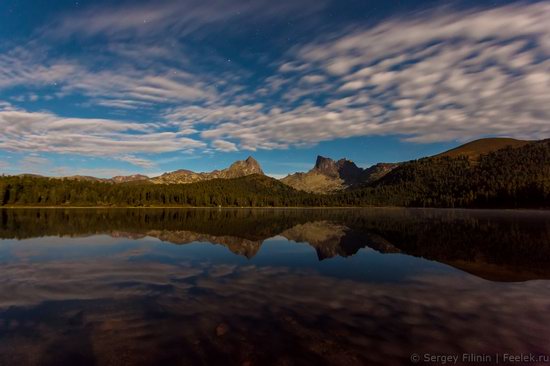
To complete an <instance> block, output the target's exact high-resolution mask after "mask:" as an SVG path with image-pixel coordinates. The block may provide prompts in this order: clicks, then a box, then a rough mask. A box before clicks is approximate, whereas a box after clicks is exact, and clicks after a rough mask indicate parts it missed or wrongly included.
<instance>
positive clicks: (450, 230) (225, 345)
mask: <svg viewBox="0 0 550 366" xmlns="http://www.w3.org/2000/svg"><path fill="white" fill-rule="evenodd" d="M0 268H1V273H2V277H1V279H0V365H126V364H131V365H172V364H179V365H205V364H206V365H243V366H244V365H373V364H381V365H400V364H411V363H413V362H418V363H420V364H434V365H435V364H451V363H453V362H454V360H456V362H454V363H456V364H476V361H477V362H478V364H494V363H496V362H499V363H501V364H502V363H504V364H505V363H506V360H508V361H510V363H512V362H511V357H515V356H517V357H520V355H522V354H523V355H530V356H532V357H539V358H537V359H536V360H535V361H534V362H533V361H532V360H531V361H529V362H525V363H529V364H531V365H536V364H548V363H549V362H550V356H548V355H549V354H550V346H549V340H550V327H549V325H550V212H545V211H497V210H491V211H477V210H435V209H430V210H423V209H288V210H287V209H238V210H237V209H235V210H230V209H219V210H218V209H214V210H212V209H7V210H0ZM507 355H508V356H507ZM454 357H457V358H456V359H455V358H454ZM506 357H508V359H506ZM411 360H412V361H411ZM515 364H518V363H517V362H516V363H515Z"/></svg>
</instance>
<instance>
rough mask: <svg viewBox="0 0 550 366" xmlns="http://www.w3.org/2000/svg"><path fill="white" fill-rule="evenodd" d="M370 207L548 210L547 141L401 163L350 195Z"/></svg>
mask: <svg viewBox="0 0 550 366" xmlns="http://www.w3.org/2000/svg"><path fill="white" fill-rule="evenodd" d="M348 195H352V196H354V198H355V201H362V202H368V203H369V204H373V205H395V206H417V207H510V208H515V207H550V140H544V141H539V142H534V143H530V144H527V145H524V146H522V147H519V148H518V147H507V148H505V149H501V150H498V151H494V152H491V153H489V154H485V155H481V156H480V157H479V159H477V160H472V159H470V158H469V157H468V156H466V155H459V156H457V157H449V156H442V157H439V156H438V157H432V158H424V159H420V160H416V161H411V162H408V163H405V164H402V165H401V166H400V167H398V168H396V169H395V170H393V171H392V172H390V173H388V174H387V175H386V176H384V177H383V178H382V179H380V180H378V181H376V182H374V183H373V184H371V185H370V186H366V187H364V188H363V189H359V190H357V191H354V192H349V193H347V194H346V196H348Z"/></svg>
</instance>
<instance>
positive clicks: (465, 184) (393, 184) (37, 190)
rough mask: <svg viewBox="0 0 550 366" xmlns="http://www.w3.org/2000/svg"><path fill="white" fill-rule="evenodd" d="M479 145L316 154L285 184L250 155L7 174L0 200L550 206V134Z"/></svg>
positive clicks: (5, 202) (36, 203)
mask: <svg viewBox="0 0 550 366" xmlns="http://www.w3.org/2000/svg"><path fill="white" fill-rule="evenodd" d="M488 142H491V141H488ZM476 144H477V146H478V148H477V150H472V148H471V146H472V145H470V148H469V149H470V150H468V151H475V152H476V154H477V153H480V154H479V155H472V154H470V155H466V154H458V155H457V156H454V155H451V156H449V155H445V154H441V155H436V156H432V157H427V158H422V159H418V160H412V161H409V162H403V163H399V164H377V165H375V166H373V167H371V168H368V169H361V168H359V167H357V166H356V165H355V164H354V163H352V162H350V161H348V160H345V159H341V160H338V161H333V160H331V159H328V158H324V157H319V158H318V159H317V162H316V164H315V167H314V168H313V169H312V170H310V171H309V172H307V173H299V174H293V175H291V176H289V177H286V178H284V179H283V181H282V182H281V181H278V180H276V179H273V178H270V177H267V176H265V175H263V172H262V170H261V168H260V167H259V165H258V164H257V162H256V161H255V160H254V159H252V158H248V159H246V160H244V161H239V162H236V163H234V164H232V165H231V166H230V167H229V168H227V169H224V170H217V171H214V172H210V173H193V172H190V171H178V172H174V173H167V174H165V175H163V176H161V177H158V178H153V179H150V180H136V181H134V182H132V184H113V182H112V181H111V180H102V179H97V178H95V179H94V178H91V177H78V176H77V177H71V178H69V179H56V178H46V177H35V176H28V175H27V176H25V175H23V176H2V177H0V206H140V207H141V206H146V207H147V206H170V207H171V206H174V207H188V206H201V207H202V206H205V207H217V206H223V207H244V206H247V207H273V206H276V207H287V206H288V207H296V206H309V207H327V206H405V207H470V208H474V207H476V208H489V207H491V208H550V139H549V140H542V141H532V142H528V143H525V144H523V145H522V146H513V145H509V144H504V146H506V147H504V148H501V149H497V150H494V148H495V147H494V145H493V147H491V148H490V149H489V148H487V146H486V144H484V143H483V142H477V143H476ZM476 144H474V147H475V146H476ZM489 150H491V151H490V152H488V153H484V152H485V151H489ZM456 151H460V149H456V150H455V152H456ZM462 151H466V150H465V149H463V150H462ZM470 156H476V158H474V159H472V158H471V157H470ZM233 177H236V178H233ZM216 178H218V179H216ZM293 180H294V181H293ZM151 182H153V183H189V184H151ZM314 184H315V185H314ZM343 188H346V189H345V190H342V189H343ZM306 191H309V192H306ZM310 192H319V193H324V194H316V193H310ZM326 193H332V194H326Z"/></svg>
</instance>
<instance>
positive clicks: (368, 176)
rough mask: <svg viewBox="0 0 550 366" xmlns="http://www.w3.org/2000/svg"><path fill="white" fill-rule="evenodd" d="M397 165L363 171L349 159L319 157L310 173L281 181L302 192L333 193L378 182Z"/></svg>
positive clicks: (376, 166) (291, 176)
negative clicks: (336, 159) (358, 185)
mask: <svg viewBox="0 0 550 366" xmlns="http://www.w3.org/2000/svg"><path fill="white" fill-rule="evenodd" d="M397 165H398V164H388V163H380V164H376V165H374V166H372V167H370V168H368V169H362V168H360V167H358V166H357V165H355V163H354V162H353V161H351V160H348V159H340V160H338V161H335V160H332V159H330V158H326V157H324V156H317V160H316V162H315V166H314V167H313V169H311V170H310V171H309V172H307V173H295V174H291V175H289V176H287V177H285V178H283V179H281V182H283V183H285V184H287V185H289V186H291V187H293V188H295V189H298V190H301V191H306V192H313V193H324V194H325V193H332V192H335V191H340V190H343V189H346V188H348V187H352V186H354V185H357V184H361V183H369V182H373V181H375V180H378V179H380V178H381V177H383V176H384V175H385V174H387V173H389V172H390V171H391V170H392V169H393V168H395V167H396V166H397Z"/></svg>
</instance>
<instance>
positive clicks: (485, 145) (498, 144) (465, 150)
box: [435, 137, 532, 160]
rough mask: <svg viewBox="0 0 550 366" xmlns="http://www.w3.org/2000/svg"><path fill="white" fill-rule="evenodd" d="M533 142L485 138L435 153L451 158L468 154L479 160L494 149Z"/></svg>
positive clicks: (514, 146)
mask: <svg viewBox="0 0 550 366" xmlns="http://www.w3.org/2000/svg"><path fill="white" fill-rule="evenodd" d="M531 142H532V141H525V140H516V139H511V138H499V137H495V138H485V139H479V140H474V141H471V142H468V143H466V144H464V145H461V146H459V147H457V148H454V149H451V150H449V151H445V152H443V153H441V154H438V155H435V157H445V156H446V157H450V158H456V157H459V156H467V157H468V158H469V159H470V160H477V159H479V157H480V156H481V155H486V154H488V153H491V152H493V151H498V150H501V149H505V148H507V147H510V148H518V147H522V146H525V145H527V144H529V143H531Z"/></svg>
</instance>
